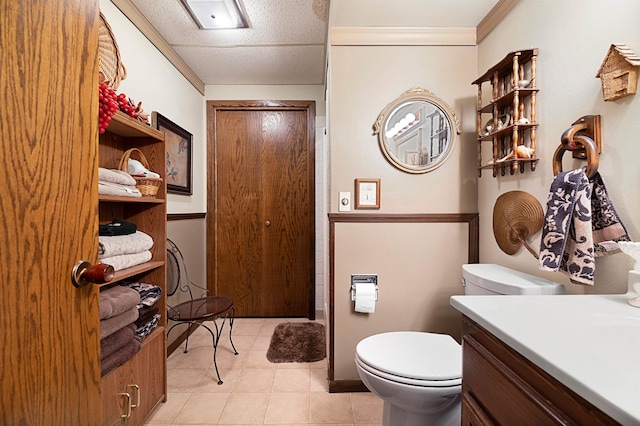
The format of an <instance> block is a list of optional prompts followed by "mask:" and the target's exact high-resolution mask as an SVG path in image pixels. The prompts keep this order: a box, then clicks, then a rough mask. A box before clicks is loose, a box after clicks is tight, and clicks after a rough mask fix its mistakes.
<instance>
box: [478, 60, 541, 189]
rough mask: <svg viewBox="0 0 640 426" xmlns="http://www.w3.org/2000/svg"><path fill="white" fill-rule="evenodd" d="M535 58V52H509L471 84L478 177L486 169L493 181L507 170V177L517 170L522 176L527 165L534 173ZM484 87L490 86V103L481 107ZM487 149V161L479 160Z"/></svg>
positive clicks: (535, 124) (535, 159)
mask: <svg viewBox="0 0 640 426" xmlns="http://www.w3.org/2000/svg"><path fill="white" fill-rule="evenodd" d="M537 56H538V49H528V50H518V51H514V52H511V53H509V54H508V55H507V56H506V57H505V58H504V59H503V60H502V61H500V62H499V63H498V64H496V65H495V66H493V67H491V68H490V69H488V70H487V72H485V73H484V74H483V75H482V76H481V77H479V78H478V79H477V80H475V81H474V82H473V83H472V84H475V85H477V86H478V104H477V109H476V116H477V137H476V139H477V143H478V162H477V167H478V177H482V170H488V169H491V170H493V177H496V176H498V172H499V173H500V174H501V175H502V176H504V175H505V174H506V171H507V170H509V172H510V174H514V173H515V172H516V171H518V170H519V171H520V173H524V171H525V166H526V164H527V163H528V164H529V166H530V169H531V171H534V170H535V169H536V164H537V162H538V158H536V128H537V127H538V125H539V123H537V122H536V94H537V93H538V89H537V88H536V86H535V84H536V57H537ZM485 83H488V85H490V86H491V100H490V101H489V102H488V103H486V104H483V97H482V93H483V92H482V88H483V84H485ZM483 114H484V117H483ZM500 119H504V120H506V122H505V123H502V122H501V121H500ZM496 123H499V124H498V125H497V126H496V125H495V124H496ZM485 142H490V143H491V144H488V143H485ZM488 146H491V155H490V158H484V159H483V155H482V152H483V149H485V147H488ZM485 157H486V155H485Z"/></svg>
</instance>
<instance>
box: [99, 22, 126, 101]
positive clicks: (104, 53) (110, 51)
mask: <svg viewBox="0 0 640 426" xmlns="http://www.w3.org/2000/svg"><path fill="white" fill-rule="evenodd" d="M98 71H100V73H101V74H102V76H101V77H102V79H104V82H105V83H107V86H108V87H110V88H112V89H113V90H116V89H117V88H118V86H119V85H120V82H121V81H122V80H124V79H125V78H126V77H127V70H126V69H125V67H124V65H123V64H122V59H120V50H119V49H118V43H116V38H115V37H114V35H113V31H111V27H110V26H109V23H108V22H107V20H106V18H105V17H104V15H103V14H102V12H100V31H99V33H98Z"/></svg>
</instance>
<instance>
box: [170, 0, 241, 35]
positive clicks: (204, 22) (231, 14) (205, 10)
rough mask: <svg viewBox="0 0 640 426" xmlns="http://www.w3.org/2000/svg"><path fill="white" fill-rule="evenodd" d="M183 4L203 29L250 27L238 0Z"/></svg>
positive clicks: (192, 0) (194, 0) (196, 0)
mask: <svg viewBox="0 0 640 426" xmlns="http://www.w3.org/2000/svg"><path fill="white" fill-rule="evenodd" d="M182 3H183V4H184V5H185V7H186V8H187V10H188V11H189V13H190V14H191V17H192V18H193V20H194V21H195V22H196V24H197V25H198V27H200V28H202V29H207V30H210V29H211V30H214V29H228V28H247V27H248V26H247V21H246V19H245V17H244V16H243V15H242V9H241V8H240V5H239V4H238V3H237V1H236V0H182Z"/></svg>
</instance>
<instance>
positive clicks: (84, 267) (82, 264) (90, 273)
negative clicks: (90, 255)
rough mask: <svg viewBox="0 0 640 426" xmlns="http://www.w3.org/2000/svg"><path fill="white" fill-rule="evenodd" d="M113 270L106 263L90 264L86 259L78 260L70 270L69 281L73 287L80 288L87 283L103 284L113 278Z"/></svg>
mask: <svg viewBox="0 0 640 426" xmlns="http://www.w3.org/2000/svg"><path fill="white" fill-rule="evenodd" d="M114 275H115V270H114V269H113V266H111V265H107V264H106V263H98V264H96V265H92V264H91V262H89V261H87V260H79V261H78V262H76V264H75V265H74V267H73V269H72V270H71V283H72V284H73V286H74V287H77V288H81V287H84V286H86V285H88V284H89V283H94V284H104V283H108V282H109V281H111V280H112V279H113V277H114Z"/></svg>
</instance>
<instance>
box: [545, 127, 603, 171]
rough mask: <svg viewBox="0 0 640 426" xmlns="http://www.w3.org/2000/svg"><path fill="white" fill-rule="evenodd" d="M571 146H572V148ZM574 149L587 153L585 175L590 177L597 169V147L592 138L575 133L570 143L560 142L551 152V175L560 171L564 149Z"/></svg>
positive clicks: (598, 162)
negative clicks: (552, 152)
mask: <svg viewBox="0 0 640 426" xmlns="http://www.w3.org/2000/svg"><path fill="white" fill-rule="evenodd" d="M572 146H573V148H572ZM574 149H584V150H585V151H586V154H587V171H586V173H587V177H589V178H592V177H594V176H595V175H596V172H597V171H598V166H599V165H600V157H599V156H598V148H597V146H596V143H595V142H594V141H593V139H591V138H589V137H587V136H581V135H576V136H574V137H573V142H572V143H571V144H564V143H563V144H562V145H560V146H559V147H558V148H557V149H556V152H555V154H553V175H554V176H555V175H557V174H558V173H560V172H561V171H562V156H563V155H564V153H565V151H573V150H574Z"/></svg>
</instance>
